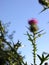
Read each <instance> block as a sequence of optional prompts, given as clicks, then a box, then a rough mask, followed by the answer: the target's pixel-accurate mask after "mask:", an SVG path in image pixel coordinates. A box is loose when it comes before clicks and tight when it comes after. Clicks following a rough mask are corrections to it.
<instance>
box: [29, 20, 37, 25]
mask: <svg viewBox="0 0 49 65" xmlns="http://www.w3.org/2000/svg"><path fill="white" fill-rule="evenodd" d="M28 24H29V25H32V24H37V20H36V19H31V20H29V21H28Z"/></svg>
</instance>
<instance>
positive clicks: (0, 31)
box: [0, 21, 27, 65]
mask: <svg viewBox="0 0 49 65" xmlns="http://www.w3.org/2000/svg"><path fill="white" fill-rule="evenodd" d="M5 32H6V31H5V29H4V27H3V25H2V24H1V21H0V65H7V64H8V65H27V63H24V61H23V59H24V57H22V55H21V54H20V53H18V49H19V47H20V46H21V43H20V41H18V42H17V43H14V42H11V41H10V42H9V41H7V39H6V37H5V35H4V34H5ZM12 44H13V45H12Z"/></svg>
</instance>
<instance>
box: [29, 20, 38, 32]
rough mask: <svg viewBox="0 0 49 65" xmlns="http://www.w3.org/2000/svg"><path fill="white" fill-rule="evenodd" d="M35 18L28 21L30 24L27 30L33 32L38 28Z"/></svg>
mask: <svg viewBox="0 0 49 65" xmlns="http://www.w3.org/2000/svg"><path fill="white" fill-rule="evenodd" d="M37 23H38V22H37V20H36V19H31V20H29V21H28V24H29V25H30V27H29V30H30V31H31V32H33V33H35V32H36V31H37V30H38V27H37Z"/></svg>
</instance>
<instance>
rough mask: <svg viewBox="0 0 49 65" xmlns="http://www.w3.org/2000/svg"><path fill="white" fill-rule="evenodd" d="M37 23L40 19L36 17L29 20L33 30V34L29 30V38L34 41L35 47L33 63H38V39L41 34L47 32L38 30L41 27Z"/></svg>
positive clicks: (31, 30) (33, 45) (30, 29)
mask: <svg viewBox="0 0 49 65" xmlns="http://www.w3.org/2000/svg"><path fill="white" fill-rule="evenodd" d="M37 23H38V21H37V20H36V19H31V20H29V21H28V24H29V28H28V29H29V31H30V32H31V34H30V33H28V32H27V36H28V40H29V41H30V42H31V43H32V47H33V50H32V51H33V65H36V55H37V53H36V52H37V44H36V39H37V38H38V37H40V36H41V35H43V34H45V33H42V34H41V32H42V31H43V30H41V31H38V30H39V28H38V26H37Z"/></svg>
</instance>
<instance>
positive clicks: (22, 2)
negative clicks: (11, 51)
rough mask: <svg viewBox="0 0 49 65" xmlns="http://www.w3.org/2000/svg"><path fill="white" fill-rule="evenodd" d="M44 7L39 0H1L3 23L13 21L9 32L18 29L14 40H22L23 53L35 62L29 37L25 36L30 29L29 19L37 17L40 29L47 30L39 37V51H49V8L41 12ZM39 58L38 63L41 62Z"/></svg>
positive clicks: (31, 61) (26, 58)
mask: <svg viewBox="0 0 49 65" xmlns="http://www.w3.org/2000/svg"><path fill="white" fill-rule="evenodd" d="M42 9H43V7H42V6H41V5H40V4H39V3H38V0H0V20H1V21H2V22H3V23H7V22H11V25H10V27H9V32H10V33H11V32H12V31H13V30H15V31H16V33H15V34H14V38H13V41H14V42H17V40H20V41H21V42H22V44H23V45H26V46H25V47H24V48H20V49H19V51H21V54H22V55H25V59H24V60H25V61H27V62H28V65H30V63H33V60H32V59H33V57H32V46H31V43H30V42H29V41H28V37H27V36H25V35H24V34H26V31H28V29H27V28H26V26H28V20H29V19H31V18H36V19H37V20H38V26H39V29H40V30H41V29H44V32H46V34H45V35H43V36H42V37H41V38H39V39H37V42H36V43H37V48H38V50H37V53H38V54H40V55H41V54H42V52H43V51H46V52H48V53H49V24H48V23H47V22H49V10H46V11H44V12H43V13H41V14H39V12H40V11H41V10H42ZM39 62H40V61H39V60H38V58H37V63H38V64H39Z"/></svg>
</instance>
